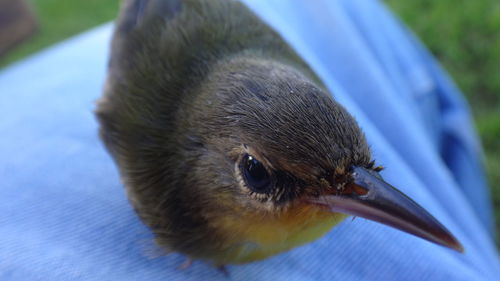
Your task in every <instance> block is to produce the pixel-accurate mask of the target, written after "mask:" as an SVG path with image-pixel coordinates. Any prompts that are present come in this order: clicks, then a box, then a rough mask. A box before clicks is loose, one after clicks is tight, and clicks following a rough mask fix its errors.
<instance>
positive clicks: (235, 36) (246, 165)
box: [97, 0, 373, 265]
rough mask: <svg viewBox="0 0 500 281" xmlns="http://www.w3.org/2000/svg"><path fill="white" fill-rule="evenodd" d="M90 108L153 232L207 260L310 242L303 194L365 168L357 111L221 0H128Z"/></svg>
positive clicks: (318, 226)
mask: <svg viewBox="0 0 500 281" xmlns="http://www.w3.org/2000/svg"><path fill="white" fill-rule="evenodd" d="M123 6H124V7H123V8H122V13H121V15H120V17H119V19H118V21H117V24H116V30H115V34H114V37H113V43H112V52H111V59H110V65H109V73H108V78H107V82H106V86H105V94H104V96H103V98H102V99H101V100H100V101H99V104H98V109H97V116H98V119H99V121H100V124H101V130H100V133H101V137H102V139H103V141H104V142H105V144H106V147H107V148H108V150H109V151H110V153H111V154H112V156H113V158H114V159H115V161H116V163H117V165H118V167H119V169H120V173H121V176H122V179H123V182H124V184H125V186H126V188H127V192H128V195H129V198H130V201H131V203H132V205H133V206H134V208H135V210H136V211H137V213H138V214H139V216H140V217H141V219H142V220H143V221H144V223H145V224H146V225H148V226H149V227H150V228H151V229H152V230H153V232H154V233H155V236H156V238H157V241H158V243H159V244H160V245H161V246H163V247H165V248H168V249H170V250H173V251H178V252H181V253H184V254H186V255H187V256H189V257H191V258H195V259H202V260H207V261H210V262H212V263H214V264H216V265H222V264H226V263H244V262H249V261H253V260H256V259H261V258H265V257H267V256H269V255H273V254H276V253H279V252H281V251H285V250H288V249H290V248H292V247H295V246H297V245H300V244H303V243H306V242H308V241H311V240H314V239H316V238H318V237H320V236H321V235H323V234H324V233H325V232H326V231H328V230H329V229H330V228H331V227H332V226H333V225H335V224H336V223H338V222H339V221H340V220H341V219H342V218H343V217H344V216H343V215H341V214H338V213H331V212H327V211H325V210H324V209H322V208H319V207H315V206H313V205H310V204H305V203H304V201H303V199H304V198H306V197H311V196H318V195H319V194H322V193H324V192H325V191H326V190H341V189H342V188H343V185H344V184H346V183H347V182H348V181H349V180H351V177H350V176H349V173H350V171H351V168H350V167H353V166H361V167H365V168H367V169H373V163H371V164H370V152H369V149H368V146H367V144H366V141H365V138H364V136H363V134H362V132H361V130H360V129H359V127H358V126H357V124H356V122H355V120H354V119H353V118H352V117H351V116H350V115H349V114H348V113H347V112H346V111H345V110H344V108H343V107H342V106H340V105H339V104H337V103H336V102H335V101H334V100H333V99H332V98H331V96H330V94H329V93H327V92H326V91H325V90H324V88H323V86H322V85H321V84H320V82H319V81H318V79H317V78H316V77H315V75H314V74H313V72H312V71H311V70H310V69H309V67H308V66H307V64H305V63H304V62H303V61H302V60H301V59H300V58H299V57H298V56H297V55H296V54H295V53H294V51H293V50H292V49H291V48H290V47H289V46H288V45H287V44H286V43H285V42H284V41H283V39H282V38H281V37H280V36H279V35H278V34H277V33H276V32H275V31H273V30H272V29H271V28H270V27H269V26H267V25H266V24H264V23H263V22H262V21H261V20H260V19H259V18H257V17H256V16H255V15H254V14H253V13H252V12H251V11H250V10H249V9H248V8H246V7H245V6H244V5H243V4H241V3H239V2H236V1H230V0H205V1H204V0H186V1H167V0H165V1H161V0H151V1H147V0H130V1H125V3H124V5H123Z"/></svg>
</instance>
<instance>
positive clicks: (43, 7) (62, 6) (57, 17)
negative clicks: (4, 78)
mask: <svg viewBox="0 0 500 281" xmlns="http://www.w3.org/2000/svg"><path fill="white" fill-rule="evenodd" d="M27 2H28V3H31V4H32V5H33V8H34V10H35V13H36V14H37V18H38V22H39V29H38V32H37V33H36V34H35V36H33V37H32V38H31V39H28V40H27V41H25V42H24V43H23V44H22V45H20V46H19V47H17V48H16V49H14V50H13V51H11V52H10V53H8V54H7V56H5V57H2V58H0V68H2V67H5V66H7V65H9V64H11V63H12V62H14V61H17V60H19V59H21V58H24V57H26V56H27V55H29V54H32V53H34V52H36V51H39V50H41V49H43V48H46V47H48V46H50V45H52V44H54V43H55V42H57V41H60V40H63V39H65V38H68V37H70V36H72V35H74V34H76V33H79V32H82V31H84V30H87V29H89V28H91V27H93V26H96V25H99V24H101V23H104V22H107V21H110V20H112V19H113V18H115V17H116V14H117V12H118V5H119V1H118V0H28V1H27Z"/></svg>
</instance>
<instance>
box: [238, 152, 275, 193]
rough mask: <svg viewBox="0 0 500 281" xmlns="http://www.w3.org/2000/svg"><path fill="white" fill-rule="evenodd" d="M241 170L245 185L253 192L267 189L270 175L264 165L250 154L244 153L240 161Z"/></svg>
mask: <svg viewBox="0 0 500 281" xmlns="http://www.w3.org/2000/svg"><path fill="white" fill-rule="evenodd" d="M240 167H241V172H242V175H243V178H244V180H245V182H246V184H247V186H248V187H249V188H250V189H251V190H252V191H254V192H258V193H264V192H267V191H268V190H269V186H270V184H271V177H270V176H269V173H268V172H267V170H266V168H265V167H264V165H263V164H262V163H261V162H259V160H257V159H255V157H253V156H252V155H248V154H246V155H245V156H244V157H243V159H242V162H241V166H240Z"/></svg>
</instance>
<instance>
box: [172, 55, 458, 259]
mask: <svg viewBox="0 0 500 281" xmlns="http://www.w3.org/2000/svg"><path fill="white" fill-rule="evenodd" d="M302 73H303V72H301V71H300V72H299V71H298V70H297V67H290V66H287V65H286V64H282V63H278V62H272V61H269V60H263V59H259V58H256V57H252V56H247V57H245V56H238V57H237V58H235V59H228V60H226V61H224V62H222V63H219V64H218V65H217V66H216V67H214V69H213V70H212V71H211V73H210V74H209V75H208V76H207V77H206V79H205V81H204V82H203V83H200V85H202V86H200V87H198V88H196V89H195V92H196V93H197V95H198V96H197V98H196V99H195V100H196V101H195V102H194V103H191V104H188V105H186V106H185V107H184V109H183V112H180V113H179V114H181V115H182V116H183V117H182V118H181V119H182V120H184V121H183V122H185V123H184V124H183V125H182V126H181V127H182V128H183V129H185V128H191V129H187V130H186V131H184V135H185V136H187V137H186V139H196V141H194V143H196V145H192V147H193V148H192V149H187V150H186V151H189V153H197V157H196V160H193V162H192V165H193V169H194V175H195V176H194V177H195V178H196V179H197V180H196V181H197V185H198V186H199V187H200V190H199V192H200V195H199V197H198V202H205V204H200V205H202V206H206V208H202V209H201V210H200V211H201V212H202V213H204V214H206V217H207V218H208V219H207V221H209V222H210V223H211V224H212V226H213V228H214V229H215V230H218V229H224V230H223V231H222V232H224V233H233V234H234V236H237V237H238V239H241V236H245V235H246V236H248V237H250V238H248V239H252V237H253V239H256V240H259V241H260V242H262V243H266V241H267V242H269V243H270V244H272V243H275V242H276V241H275V240H276V239H278V240H280V239H281V240H283V239H285V240H286V239H292V240H293V239H296V238H294V233H295V232H297V233H299V234H297V235H299V236H300V235H303V236H307V237H308V238H304V239H300V238H299V240H301V241H302V242H298V243H303V242H307V241H309V240H311V239H315V238H317V237H316V236H317V234H311V233H309V234H304V233H305V232H307V231H306V230H305V229H307V228H310V229H316V230H317V229H318V225H327V226H328V227H327V228H326V229H325V228H322V229H321V230H317V233H320V232H321V233H324V232H325V231H326V230H327V229H329V228H331V226H332V225H334V224H336V223H338V222H339V221H340V220H341V219H342V218H344V217H345V215H344V214H350V215H355V216H360V217H365V218H368V219H371V220H375V221H378V222H381V223H384V224H387V225H390V226H392V227H395V228H398V229H400V230H403V231H406V232H408V233H411V234H414V235H417V236H419V237H422V238H424V239H427V240H429V241H432V242H435V243H437V244H440V245H444V246H447V247H450V248H453V249H456V250H459V251H461V250H462V247H461V245H460V243H459V242H458V241H457V240H456V239H455V238H454V237H453V236H452V235H451V234H450V233H449V232H448V231H447V230H446V228H444V226H442V225H441V224H440V223H439V222H437V221H436V220H435V219H434V218H433V217H432V216H431V215H430V214H428V213H427V212H426V211H425V210H424V209H423V208H421V207H420V206H419V205H417V204H416V203H415V202H414V201H412V200H411V199H409V198H408V197H406V196H405V195H404V194H402V193H401V192H399V191H398V190H397V189H395V188H394V187H392V186H391V185H389V184H388V183H386V182H385V181H384V180H383V179H382V177H381V176H380V175H379V171H380V170H381V167H379V166H376V165H375V164H374V161H373V159H372V156H371V153H370V149H369V146H368V144H367V141H366V139H365V136H364V134H363V132H362V130H361V129H360V127H359V126H358V124H357V122H356V121H355V119H354V118H353V117H352V116H351V115H350V114H349V113H348V112H347V111H346V110H345V109H344V108H343V107H342V106H341V105H340V104H338V103H337V102H336V101H335V100H334V99H332V98H331V97H330V95H329V94H328V93H327V92H326V91H325V90H324V89H322V88H321V87H319V86H317V83H315V82H313V79H314V78H312V79H311V78H309V77H306V76H305V75H303V74H302ZM193 151H196V152H193ZM193 159H194V158H193ZM197 192H198V191H197ZM214 206H215V207H214ZM281 230H282V237H279V238H276V235H278V236H279V235H281V234H279V233H280V231H281ZM267 232H275V233H278V234H276V235H271V236H272V237H270V236H269V235H267V234H265V233H267ZM300 232H304V233H302V234H300Z"/></svg>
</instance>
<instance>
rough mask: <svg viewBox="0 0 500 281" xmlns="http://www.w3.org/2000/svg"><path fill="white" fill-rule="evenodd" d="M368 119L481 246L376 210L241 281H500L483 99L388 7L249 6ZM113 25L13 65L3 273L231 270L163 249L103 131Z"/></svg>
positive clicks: (383, 144)
mask: <svg viewBox="0 0 500 281" xmlns="http://www.w3.org/2000/svg"><path fill="white" fill-rule="evenodd" d="M245 2H247V4H248V5H249V6H250V7H251V8H252V9H253V10H254V11H256V12H257V13H258V14H259V15H260V16H261V17H262V18H263V19H264V20H266V21H267V22H268V23H269V24H271V25H272V26H273V27H274V28H276V29H277V30H278V31H279V32H280V33H282V34H283V36H284V37H285V38H286V40H288V41H289V42H290V43H291V44H292V46H294V48H295V49H296V50H297V51H298V52H299V53H300V54H301V55H302V56H303V57H304V59H305V60H306V61H307V62H308V63H310V65H311V66H312V67H313V68H314V69H315V71H316V72H317V73H318V74H319V76H320V77H321V78H322V79H323V81H324V82H325V84H326V85H327V86H328V88H329V89H330V90H331V92H332V93H333V94H334V96H335V98H336V99H337V100H338V101H340V102H341V103H342V104H344V105H345V106H346V107H347V108H348V110H349V111H350V112H351V113H352V114H353V115H354V116H355V117H356V118H357V120H358V122H359V123H360V125H361V127H362V128H363V129H364V131H365V133H366V135H367V138H368V140H369V142H370V145H371V147H372V149H373V152H374V155H375V158H376V159H377V162H379V163H381V164H383V165H384V166H386V167H387V169H386V170H384V171H383V176H384V177H385V178H386V179H387V180H388V181H389V182H391V183H392V184H394V185H395V186H397V187H398V188H400V189H401V190H403V191H404V192H405V193H407V194H408V195H409V196H410V197H412V198H414V199H415V200H416V201H417V202H419V203H420V204H421V205H423V206H424V207H425V208H426V209H427V210H429V211H430V213H432V214H433V215H435V216H436V217H437V218H438V219H439V220H440V221H441V222H442V223H443V224H444V225H446V226H447V227H448V228H449V229H450V230H451V231H452V232H453V233H454V234H455V235H456V236H457V237H458V239H459V240H460V241H461V242H462V243H463V245H464V246H465V249H466V252H465V254H458V253H455V252H453V251H451V250H448V249H445V248H442V247H439V246H436V245H433V244H431V243H429V242H426V241H423V240H421V239H418V238H415V237H412V236H410V235H407V234H404V233H402V232H399V231H397V230H393V229H391V228H389V227H386V226H382V225H380V224H377V223H374V222H370V221H367V220H364V219H359V218H358V219H356V220H354V221H351V220H350V219H348V220H346V221H345V222H344V223H342V224H341V225H340V226H338V227H336V228H334V229H333V230H332V231H331V232H330V233H329V234H327V235H326V236H325V237H324V238H322V239H320V240H318V241H316V242H314V243H311V244H308V245H306V246H303V247H300V248H297V249H294V250H292V251H290V252H288V253H285V254H282V255H279V256H276V257H273V258H270V259H267V260H264V261H261V262H256V263H252V264H249V265H243V266H230V267H229V272H230V279H231V280H498V278H499V276H500V266H499V260H498V255H497V251H496V249H495V245H494V243H493V241H492V233H491V230H492V217H491V216H492V215H491V205H490V202H489V198H488V189H487V186H486V184H485V180H484V176H483V170H482V168H481V164H480V163H481V150H480V147H479V145H478V142H477V139H476V136H475V133H474V131H473V129H472V126H471V120H470V114H469V112H468V109H467V105H466V103H465V102H464V100H463V98H462V97H461V95H460V93H459V92H458V90H457V89H456V88H455V86H454V85H453V84H452V83H451V82H450V80H449V79H448V77H447V76H446V74H444V73H443V71H442V70H441V69H440V67H439V66H438V65H437V64H436V63H435V61H434V60H433V59H432V57H431V56H429V54H428V53H427V52H426V51H425V49H424V48H422V46H421V45H420V44H419V43H418V42H417V40H415V39H414V38H413V37H412V35H411V34H409V33H408V32H407V31H406V30H404V28H402V27H401V25H400V24H399V23H398V22H397V21H395V19H394V18H393V16H392V15H391V14H390V13H389V12H388V11H387V10H386V9H385V8H384V7H383V6H382V5H381V4H380V3H379V2H377V1H366V0H365V1H361V0H359V1H353V0H345V1H328V0H324V1H319V0H318V1H314V5H311V3H310V2H309V1H298V0H297V1H279V0H274V1H269V0H261V1H255V0H246V1H245ZM111 28H112V26H111V25H105V26H103V27H100V28H97V29H95V30H92V31H90V32H88V33H85V34H83V35H80V36H78V37H76V38H74V39H72V40H69V41H67V42H64V43H62V44H59V45H58V46H56V47H53V48H51V49H49V50H47V51H45V52H43V53H41V54H39V55H37V56H35V57H32V58H30V59H28V60H26V61H24V62H21V63H19V64H17V65H15V66H13V67H11V68H9V69H7V70H5V71H3V72H2V73H1V74H0V112H1V117H0V136H1V137H0V280H152V281H154V280H217V279H221V280H227V279H226V277H225V276H224V274H222V273H220V272H219V271H217V270H215V269H213V268H211V267H210V266H208V265H205V264H202V263H195V264H194V265H193V266H192V267H191V268H189V269H187V270H178V269H177V268H176V267H177V266H179V265H180V264H181V263H182V262H183V260H184V258H183V257H182V256H181V255H178V254H172V255H168V256H159V257H157V256H156V255H157V254H156V252H155V246H154V243H153V241H152V236H151V234H150V232H149V230H148V229H147V228H146V227H145V226H143V225H142V224H141V222H140V221H139V220H138V218H137V217H136V215H135V214H134V212H133V211H132V209H131V207H130V206H129V204H128V202H127V199H126V196H125V193H124V191H123V188H122V186H121V184H120V180H119V176H118V173H117V170H116V168H115V166H114V164H113V162H112V161H111V159H110V157H109V156H108V154H107V153H106V152H105V150H104V148H103V146H102V144H101V143H100V141H99V140H98V137H97V123H96V121H95V118H94V116H93V109H94V108H95V105H94V101H95V100H96V99H97V98H98V97H99V96H100V94H101V89H102V83H103V80H104V76H105V69H106V60H107V57H108V53H107V49H108V44H109V39H110V33H111Z"/></svg>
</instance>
